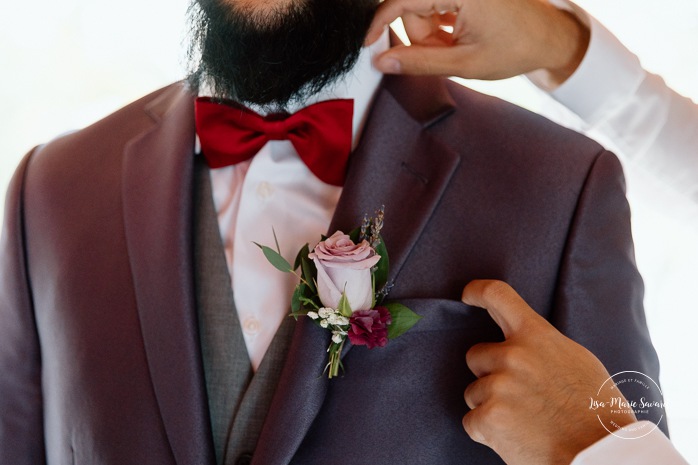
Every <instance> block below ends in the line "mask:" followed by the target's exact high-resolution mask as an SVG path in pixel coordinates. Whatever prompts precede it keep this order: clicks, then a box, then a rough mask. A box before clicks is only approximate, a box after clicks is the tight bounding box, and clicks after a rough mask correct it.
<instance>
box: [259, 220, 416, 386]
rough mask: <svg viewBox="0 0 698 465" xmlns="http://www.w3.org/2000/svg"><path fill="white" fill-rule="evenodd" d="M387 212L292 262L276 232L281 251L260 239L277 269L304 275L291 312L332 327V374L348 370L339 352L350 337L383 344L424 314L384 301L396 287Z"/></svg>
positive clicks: (359, 341) (329, 371) (337, 234)
mask: <svg viewBox="0 0 698 465" xmlns="http://www.w3.org/2000/svg"><path fill="white" fill-rule="evenodd" d="M383 217H384V210H383V208H381V209H380V210H378V211H377V212H376V216H375V217H373V218H371V217H368V216H365V217H364V220H363V222H362V224H361V226H360V227H359V228H356V229H355V230H353V231H351V232H350V233H349V234H344V233H343V232H342V231H337V232H335V233H334V234H332V235H331V236H330V237H325V236H322V238H321V240H320V242H319V243H318V244H317V245H316V246H315V247H313V250H312V251H311V250H310V247H309V245H308V244H306V245H305V246H304V247H303V248H302V249H301V250H300V251H299V252H298V254H297V256H296V259H295V261H294V263H293V266H291V264H290V263H289V262H288V261H287V260H286V259H285V258H284V257H282V256H281V251H280V250H279V243H278V241H276V233H274V240H275V241H276V250H274V249H272V248H270V247H267V246H264V245H260V244H257V246H259V248H261V249H262V252H263V253H264V256H265V257H266V258H267V260H269V263H271V264H272V265H273V266H274V267H275V268H276V269H278V270H280V271H283V272H285V273H293V274H294V275H296V276H297V277H298V279H299V282H298V285H297V286H296V288H295V290H294V292H293V296H292V297H291V316H293V317H295V318H296V319H297V318H298V317H301V316H306V317H308V318H311V319H312V320H313V322H315V323H316V324H317V325H319V326H320V327H322V328H325V329H327V330H328V331H331V332H332V342H331V343H330V346H329V347H328V348H327V352H328V354H329V361H328V363H327V366H326V367H325V371H326V372H327V374H328V377H329V378H333V377H335V376H337V375H338V374H339V369H340V367H341V368H342V369H344V367H343V366H342V362H341V360H340V356H341V353H342V349H343V348H344V343H345V342H346V340H347V338H348V339H349V341H350V342H351V343H352V344H353V345H365V346H366V347H368V348H369V349H373V348H375V347H384V346H385V345H386V344H387V343H388V341H389V340H391V339H395V338H396V337H398V336H400V335H402V334H404V333H405V332H406V331H407V330H409V329H410V328H411V327H412V326H414V325H415V324H416V323H417V321H419V319H420V318H421V316H419V315H417V314H416V313H414V312H413V311H412V310H410V309H409V308H407V307H406V306H404V305H402V304H399V303H396V302H391V303H386V304H383V301H384V300H385V297H386V296H387V295H388V293H389V291H390V287H391V285H390V284H388V250H387V249H386V246H385V243H384V242H383V238H382V237H381V234H380V231H381V228H382V227H383Z"/></svg>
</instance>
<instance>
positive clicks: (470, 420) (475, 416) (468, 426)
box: [463, 409, 485, 444]
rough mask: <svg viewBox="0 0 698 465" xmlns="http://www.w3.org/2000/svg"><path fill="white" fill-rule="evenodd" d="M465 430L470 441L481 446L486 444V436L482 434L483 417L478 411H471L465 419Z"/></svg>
mask: <svg viewBox="0 0 698 465" xmlns="http://www.w3.org/2000/svg"><path fill="white" fill-rule="evenodd" d="M463 429H464V430H465V432H466V433H468V436H470V439H472V440H473V441H475V442H479V443H480V444H485V436H484V435H483V434H482V431H481V429H482V415H481V413H480V411H479V410H478V409H475V410H471V411H469V412H468V413H466V414H465V416H464V417H463Z"/></svg>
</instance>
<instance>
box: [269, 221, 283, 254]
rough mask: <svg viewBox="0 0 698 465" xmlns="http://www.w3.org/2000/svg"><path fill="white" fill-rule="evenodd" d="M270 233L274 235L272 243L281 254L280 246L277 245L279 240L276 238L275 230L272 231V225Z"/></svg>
mask: <svg viewBox="0 0 698 465" xmlns="http://www.w3.org/2000/svg"><path fill="white" fill-rule="evenodd" d="M271 233H272V234H273V235H274V243H275V244H276V252H277V253H278V254H279V255H281V247H279V240H278V239H277V238H276V231H274V226H272V227H271Z"/></svg>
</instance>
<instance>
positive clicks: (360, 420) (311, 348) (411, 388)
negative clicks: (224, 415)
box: [0, 77, 658, 465]
mask: <svg viewBox="0 0 698 465" xmlns="http://www.w3.org/2000/svg"><path fill="white" fill-rule="evenodd" d="M193 146H194V123H193V97H192V95H190V94H189V93H188V92H187V91H186V90H185V89H184V87H183V86H182V85H181V84H175V85H172V86H170V87H167V88H164V89H162V90H159V91H157V92H155V93H153V94H152V95H149V96H147V97H145V98H143V99H141V100H139V101H137V102H135V103H133V104H131V105H129V106H128V107H126V108H125V109H123V110H121V111H119V112H117V113H115V114H113V115H111V116H109V117H107V118H106V119H104V120H102V121H100V122H98V123H96V124H94V125H92V126H90V127H88V128H86V129H84V130H81V131H79V132H76V133H73V134H71V135H68V136H65V137H62V138H60V139H57V140H55V141H53V142H51V143H49V144H47V145H45V146H43V147H40V148H38V149H36V150H34V151H33V152H32V153H31V154H29V155H28V156H27V157H26V158H25V159H24V161H23V162H22V163H21V165H20V166H19V168H18V170H17V173H16V175H15V177H14V179H13V181H12V183H11V186H10V189H9V193H8V196H7V206H6V218H5V222H4V227H3V233H2V244H1V247H2V249H1V250H2V252H1V253H2V264H1V267H0V278H1V280H0V463H2V464H7V465H25V464H26V465H29V464H33V465H36V464H42V463H44V462H48V463H50V464H91V465H97V464H115V465H116V464H118V465H124V464H163V465H164V464H168V465H170V464H172V465H174V464H179V465H185V464H186V465H200V464H213V463H214V458H213V457H214V456H213V447H212V440H211V433H210V426H209V418H208V408H207V401H206V390H205V386H204V381H203V376H202V361H201V353H200V348H199V339H198V332H197V317H196V308H195V304H194V288H193V276H192V275H193V271H192V160H193V156H192V154H193ZM382 204H385V210H386V225H385V229H384V235H385V240H386V243H387V245H388V248H389V250H390V252H391V256H390V259H391V278H392V279H393V280H394V282H395V287H394V288H393V290H392V292H391V294H390V296H389V298H390V299H391V300H396V301H401V302H404V303H405V304H407V305H409V306H410V307H412V308H413V309H414V310H415V311H417V312H418V313H420V314H421V315H423V316H424V318H423V320H421V321H420V322H419V324H418V325H417V326H415V327H414V328H413V329H412V330H411V331H410V332H409V333H407V334H405V335H404V336H402V337H401V338H400V339H397V340H395V341H391V342H390V344H388V346H387V347H386V348H384V349H375V350H372V351H369V350H367V349H366V348H365V347H354V348H351V349H350V350H349V351H348V353H347V354H346V355H345V357H344V365H345V366H346V374H345V376H344V377H342V378H339V379H335V380H332V381H328V380H327V379H325V378H324V377H322V376H320V374H321V373H322V369H323V366H324V363H325V357H326V353H325V349H326V347H327V345H328V339H327V336H328V334H326V332H325V331H322V330H320V329H319V328H317V327H315V326H313V325H311V324H308V323H307V321H303V320H301V321H300V323H299V324H298V325H297V328H296V332H295V334H294V339H293V342H292V346H291V349H290V352H289V356H288V361H287V363H286V366H285V368H284V372H283V375H282V380H281V384H280V386H279V388H278V390H277V393H276V396H275V399H274V401H273V405H272V407H271V412H270V413H269V416H268V417H267V421H266V424H265V427H264V430H263V432H262V437H261V439H260V442H259V446H258V448H257V451H256V453H255V455H254V462H253V463H255V464H265V465H266V464H268V465H281V464H288V463H294V464H304V465H314V464H327V463H332V464H334V465H344V464H401V465H405V464H459V465H463V464H478V465H479V464H491V463H501V462H500V460H499V458H498V457H497V456H496V455H495V454H494V453H493V452H492V451H490V450H489V449H487V448H486V447H484V446H481V445H478V444H476V443H474V442H473V441H471V440H470V439H469V438H468V436H467V435H466V434H465V432H464V431H463V430H462V427H461V417H462V416H463V414H465V412H466V406H465V404H464V402H463V397H462V396H463V390H464V389H465V387H466V385H467V384H468V383H469V382H470V381H471V380H472V379H473V375H472V374H471V373H470V372H469V371H468V369H467V367H466V365H465V360H464V356H465V352H466V351H467V349H468V348H469V347H470V346H472V345H473V344H475V343H478V342H482V341H494V340H499V339H501V333H500V332H499V330H498V329H497V327H496V326H495V324H494V323H493V322H492V321H491V320H490V318H489V317H488V316H487V314H486V312H484V311H483V310H481V309H476V308H471V307H468V306H466V305H464V304H462V303H460V302H459V299H460V294H461V290H462V288H463V286H464V285H465V284H466V283H467V282H468V281H470V280H472V279H475V278H497V279H502V280H505V281H507V282H509V283H510V284H511V285H513V287H514V288H515V289H517V290H518V291H519V292H520V293H521V295H522V296H523V297H524V298H525V299H526V300H527V301H528V302H529V303H530V304H531V306H532V307H533V308H535V309H536V310H537V311H538V312H540V313H541V314H542V315H544V316H545V317H546V318H548V319H549V320H550V321H552V322H553V323H554V324H555V326H556V327H557V328H559V329H560V330H561V331H562V332H564V333H565V334H567V335H568V336H570V337H571V338H573V339H575V340H577V341H579V342H580V343H582V344H583V345H585V346H586V347H588V348H589V349H590V350H591V351H592V352H594V353H595V354H596V355H597V356H598V357H599V358H600V359H601V360H602V362H603V363H604V364H605V365H606V366H607V367H608V370H609V371H610V372H611V373H614V372H617V371H622V370H637V371H641V372H644V373H646V374H648V375H649V376H651V377H653V378H655V379H656V378H657V376H658V364H657V358H656V355H655V352H654V350H653V348H652V346H651V343H650V340H649V336H648V332H647V328H646V325H645V317H644V314H643V308H642V294H643V288H642V282H641V279H640V277H639V275H638V273H637V270H636V267H635V262H634V258H633V246H632V240H631V236H630V224H629V216H630V214H629V209H628V205H627V202H626V199H625V197H624V181H623V176H622V173H621V168H620V166H619V163H618V161H617V160H616V158H615V157H614V156H613V155H612V154H610V153H609V152H607V151H605V150H604V149H603V148H602V147H601V146H599V145H598V144H596V143H595V142H593V141H591V140H589V139H587V138H585V137H583V136H581V135H578V134H576V133H573V132H571V131H569V130H566V129H563V128H561V127H559V126H556V125H554V124H552V123H550V122H549V121H547V120H545V119H544V118H541V117H540V116H537V115H534V114H531V113H529V112H527V111H525V110H522V109H520V108H518V107H515V106H513V105H510V104H507V103H504V102H502V101H500V100H497V99H494V98H491V97H486V96H483V95H480V94H478V93H475V92H473V91H470V90H467V89H464V88H462V87H460V86H458V85H456V84H454V83H452V82H447V81H445V80H441V79H432V78H413V77H388V78H386V79H385V82H384V85H383V87H382V89H381V90H380V91H379V94H378V95H377V98H376V101H375V104H374V106H373V109H372V112H371V115H370V119H369V121H368V124H367V126H366V129H365V132H364V135H363V138H362V140H361V144H360V146H359V147H358V148H357V149H356V151H355V153H354V154H353V156H352V159H351V162H350V168H349V173H348V180H347V183H346V186H345V189H344V192H343V194H342V197H341V199H340V202H339V205H338V207H337V211H336V214H335V217H334V219H333V222H332V226H331V227H330V230H334V229H336V228H343V229H345V230H346V229H351V228H353V227H354V226H355V225H357V224H358V223H359V221H360V219H361V217H362V216H363V214H364V213H365V212H372V211H373V210H375V209H376V208H377V207H379V206H380V205H382ZM586 402H587V400H584V401H583V402H581V403H580V406H579V408H580V409H585V408H588V405H587V404H586Z"/></svg>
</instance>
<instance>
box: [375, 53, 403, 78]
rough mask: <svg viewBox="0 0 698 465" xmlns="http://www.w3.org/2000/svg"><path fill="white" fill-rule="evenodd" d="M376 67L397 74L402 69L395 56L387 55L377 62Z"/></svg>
mask: <svg viewBox="0 0 698 465" xmlns="http://www.w3.org/2000/svg"><path fill="white" fill-rule="evenodd" d="M378 68H379V69H380V70H381V71H383V72H384V73H392V74H398V73H399V72H400V71H401V70H402V64H401V63H400V61H398V60H397V59H395V58H392V57H387V58H383V59H381V60H380V61H379V62H378Z"/></svg>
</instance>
